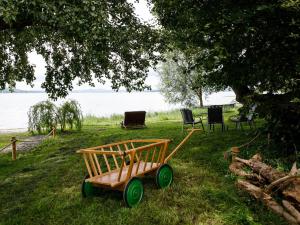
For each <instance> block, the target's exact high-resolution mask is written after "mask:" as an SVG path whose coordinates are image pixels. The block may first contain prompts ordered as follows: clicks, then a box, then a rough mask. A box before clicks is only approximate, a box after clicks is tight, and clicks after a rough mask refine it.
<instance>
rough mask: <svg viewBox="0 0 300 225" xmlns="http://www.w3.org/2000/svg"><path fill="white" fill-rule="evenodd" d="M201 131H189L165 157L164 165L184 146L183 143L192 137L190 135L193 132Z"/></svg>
mask: <svg viewBox="0 0 300 225" xmlns="http://www.w3.org/2000/svg"><path fill="white" fill-rule="evenodd" d="M200 130H201V129H190V133H188V135H187V136H186V137H185V138H184V139H183V140H182V141H181V142H180V143H179V145H177V146H176V148H175V149H174V150H173V151H172V152H171V153H170V154H169V155H168V156H167V158H165V161H164V162H165V163H167V162H168V161H169V160H170V159H171V157H172V156H173V155H174V154H175V153H176V152H177V151H178V149H180V148H181V146H182V145H184V144H185V142H186V141H187V140H188V139H189V138H190V137H191V136H192V134H193V133H194V132H195V131H200Z"/></svg>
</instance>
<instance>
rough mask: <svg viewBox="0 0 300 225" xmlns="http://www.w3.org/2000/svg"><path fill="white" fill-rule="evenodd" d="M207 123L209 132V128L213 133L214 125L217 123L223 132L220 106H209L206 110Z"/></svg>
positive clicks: (223, 125) (223, 126)
mask: <svg viewBox="0 0 300 225" xmlns="http://www.w3.org/2000/svg"><path fill="white" fill-rule="evenodd" d="M207 121H208V125H209V130H211V127H212V128H213V131H214V130H215V124H218V123H219V124H221V125H222V131H224V130H225V124H224V118H223V109H222V106H218V105H214V106H209V107H208V109H207Z"/></svg>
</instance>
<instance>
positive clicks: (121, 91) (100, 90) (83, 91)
mask: <svg viewBox="0 0 300 225" xmlns="http://www.w3.org/2000/svg"><path fill="white" fill-rule="evenodd" d="M124 92H126V93H127V91H125V90H120V91H114V90H102V89H96V90H93V89H87V90H75V91H71V92H70V93H124ZM133 92H139V91H133ZM141 92H160V90H151V91H147V90H145V91H141ZM15 93H16V94H30V93H43V94H47V93H46V92H45V91H42V90H32V91H27V90H20V89H16V90H14V91H9V90H7V89H6V90H2V91H0V94H15Z"/></svg>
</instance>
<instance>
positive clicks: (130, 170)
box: [77, 129, 199, 207]
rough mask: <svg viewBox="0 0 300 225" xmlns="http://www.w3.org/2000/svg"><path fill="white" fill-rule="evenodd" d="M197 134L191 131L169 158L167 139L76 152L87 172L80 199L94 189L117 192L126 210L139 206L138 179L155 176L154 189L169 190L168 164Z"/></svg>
mask: <svg viewBox="0 0 300 225" xmlns="http://www.w3.org/2000/svg"><path fill="white" fill-rule="evenodd" d="M197 130H199V129H192V130H191V131H190V132H189V134H188V135H187V136H186V137H185V138H184V139H183V140H182V142H181V143H180V144H179V145H178V146H177V147H176V148H175V149H174V150H173V151H172V152H171V153H170V154H168V153H167V150H168V144H169V143H170V140H169V139H145V140H127V141H122V142H117V143H112V144H107V145H102V146H97V147H93V148H87V149H81V150H79V151H77V152H78V153H81V154H82V155H83V158H84V161H85V165H86V168H87V171H88V175H87V176H86V177H85V179H84V181H83V184H82V195H83V196H84V197H86V196H91V195H93V193H94V190H95V188H96V187H101V188H106V189H113V190H120V191H123V198H124V201H125V203H126V205H127V206H129V207H132V206H134V205H136V204H138V203H139V202H140V201H141V199H142V197H143V194H144V189H143V184H142V181H141V179H140V178H139V177H141V176H143V175H145V174H150V173H152V174H155V180H156V184H157V186H158V187H159V188H164V187H168V186H169V185H170V184H171V183H172V182H173V170H172V168H171V166H170V165H168V164H167V162H168V160H169V159H170V158H171V157H172V156H173V155H174V154H175V153H176V152H177V150H178V149H179V148H180V147H181V146H182V145H183V144H184V143H185V142H186V141H187V140H188V139H189V137H190V136H191V135H192V134H193V133H194V132H195V131H197Z"/></svg>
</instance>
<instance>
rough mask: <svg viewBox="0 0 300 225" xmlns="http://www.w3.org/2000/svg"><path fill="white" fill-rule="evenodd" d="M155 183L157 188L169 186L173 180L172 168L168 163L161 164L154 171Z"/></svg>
mask: <svg viewBox="0 0 300 225" xmlns="http://www.w3.org/2000/svg"><path fill="white" fill-rule="evenodd" d="M155 180H156V185H157V186H158V187H159V188H165V187H169V186H170V185H171V184H172V182H173V169H172V167H171V166H169V165H168V164H163V165H161V166H160V167H159V168H158V170H157V171H156V177H155Z"/></svg>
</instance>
